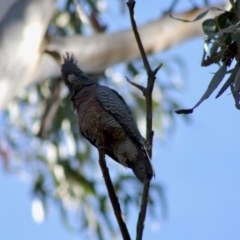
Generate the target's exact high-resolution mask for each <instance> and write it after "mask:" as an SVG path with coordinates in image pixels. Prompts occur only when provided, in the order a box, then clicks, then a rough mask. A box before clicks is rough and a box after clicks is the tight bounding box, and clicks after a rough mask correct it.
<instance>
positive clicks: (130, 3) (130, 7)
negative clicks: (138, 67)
mask: <svg viewBox="0 0 240 240" xmlns="http://www.w3.org/2000/svg"><path fill="white" fill-rule="evenodd" d="M127 6H128V10H129V13H130V19H131V24H132V29H133V32H134V36H135V39H136V42H137V44H138V48H139V51H140V53H141V57H142V60H143V64H144V67H145V69H146V71H147V73H150V72H151V67H150V64H149V62H148V59H147V55H146V53H145V50H144V48H143V44H142V41H141V38H140V36H139V33H138V30H137V24H136V22H135V19H134V6H135V1H134V0H129V1H128V2H127Z"/></svg>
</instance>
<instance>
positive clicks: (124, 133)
mask: <svg viewBox="0 0 240 240" xmlns="http://www.w3.org/2000/svg"><path fill="white" fill-rule="evenodd" d="M61 71H62V77H63V80H64V82H65V84H66V85H67V86H68V88H69V90H70V94H71V101H72V103H73V106H74V109H76V111H77V113H78V117H79V126H80V131H81V133H82V135H83V136H84V137H85V138H86V139H88V140H89V142H90V143H91V144H93V145H94V146H95V147H100V146H102V145H103V143H101V141H100V138H99V133H100V132H102V133H103V134H104V140H105V145H104V147H105V152H106V154H107V155H109V156H110V157H111V158H113V159H114V160H116V161H117V162H119V163H120V164H122V165H123V166H126V167H129V168H131V169H132V170H133V172H134V174H135V175H136V176H137V178H138V179H139V180H140V181H141V182H145V181H146V179H151V178H152V176H153V175H154V171H153V168H152V165H151V162H150V159H149V157H148V154H147V152H146V148H145V142H146V141H145V139H144V138H143V137H142V136H141V134H140V132H139V130H138V128H137V124H136V122H135V120H134V118H133V115H132V113H131V111H130V109H129V107H128V106H127V104H126V102H125V101H124V99H123V98H122V97H121V96H120V95H119V94H118V93H117V92H116V91H115V90H113V89H111V88H108V87H106V86H102V85H99V84H98V83H97V82H95V81H94V80H93V79H91V78H89V77H88V76H86V75H85V74H84V73H83V72H82V71H81V70H80V69H79V68H78V66H77V62H76V61H75V60H74V58H73V56H69V54H67V57H66V58H64V63H63V65H62V69H61ZM99 128H100V129H99Z"/></svg>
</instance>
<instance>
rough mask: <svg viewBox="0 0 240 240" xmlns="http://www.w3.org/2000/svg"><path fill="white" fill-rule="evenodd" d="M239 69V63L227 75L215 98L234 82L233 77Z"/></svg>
mask: <svg viewBox="0 0 240 240" xmlns="http://www.w3.org/2000/svg"><path fill="white" fill-rule="evenodd" d="M238 70H239V65H238V64H236V65H235V67H234V69H233V71H232V73H231V75H230V76H229V78H228V79H227V81H226V82H225V83H224V84H223V86H222V88H221V89H220V91H219V92H218V94H217V96H216V98H218V97H220V96H221V95H222V94H223V93H224V92H225V91H226V90H227V88H228V87H229V86H230V85H231V84H232V83H233V82H234V79H235V77H236V75H237V72H238Z"/></svg>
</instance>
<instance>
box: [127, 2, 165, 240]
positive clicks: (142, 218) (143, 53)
mask: <svg viewBox="0 0 240 240" xmlns="http://www.w3.org/2000/svg"><path fill="white" fill-rule="evenodd" d="M127 6H128V9H129V15H130V19H131V24H132V29H133V33H134V36H135V39H136V42H137V45H138V48H139V51H140V53H141V57H142V61H143V64H144V67H145V70H146V72H147V75H148V82H147V87H146V88H144V93H145V94H144V96H145V99H146V124H147V133H146V136H147V141H148V143H149V144H150V148H149V149H148V154H149V157H150V158H151V156H152V143H153V130H152V91H153V87H154V82H155V79H156V77H155V75H156V74H157V72H158V70H159V69H160V68H161V66H162V64H159V65H158V67H157V68H156V69H155V70H154V71H152V69H151V67H150V64H149V62H148V59H147V54H146V51H145V49H144V47H143V44H142V40H141V38H140V35H139V33H138V29H137V25H136V22H135V19H134V6H135V1H134V0H129V1H128V2H127ZM151 37H152V36H151ZM131 84H133V83H131ZM133 85H135V84H133ZM136 87H137V88H139V89H140V90H141V87H139V85H137V86H136ZM142 88H143V87H142ZM149 188H150V180H147V181H146V182H145V183H144V188H143V195H142V200H141V209H140V212H139V216H138V221H137V237H136V239H137V240H141V239H142V235H143V229H144V221H145V218H146V213H147V205H148V192H149Z"/></svg>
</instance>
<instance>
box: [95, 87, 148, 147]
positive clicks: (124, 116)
mask: <svg viewBox="0 0 240 240" xmlns="http://www.w3.org/2000/svg"><path fill="white" fill-rule="evenodd" d="M97 100H98V102H99V103H100V104H101V106H102V107H103V108H104V109H105V110H106V111H107V112H109V113H110V114H111V115H112V116H113V117H114V118H115V119H116V121H118V122H119V124H120V125H121V126H122V127H123V129H124V130H125V131H126V132H127V134H128V135H129V136H130V138H131V139H132V140H133V141H134V142H136V143H137V144H138V145H139V146H140V147H141V148H145V147H144V143H143V142H144V138H143V137H142V136H141V134H140V132H139V130H138V128H137V124H136V121H135V119H134V117H133V115H132V112H131V110H130V109H129V107H128V105H127V104H126V102H125V101H124V99H123V98H122V97H121V96H120V95H119V94H118V93H117V92H116V91H115V90H113V89H111V88H109V87H106V86H102V85H99V86H98V87H97Z"/></svg>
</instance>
